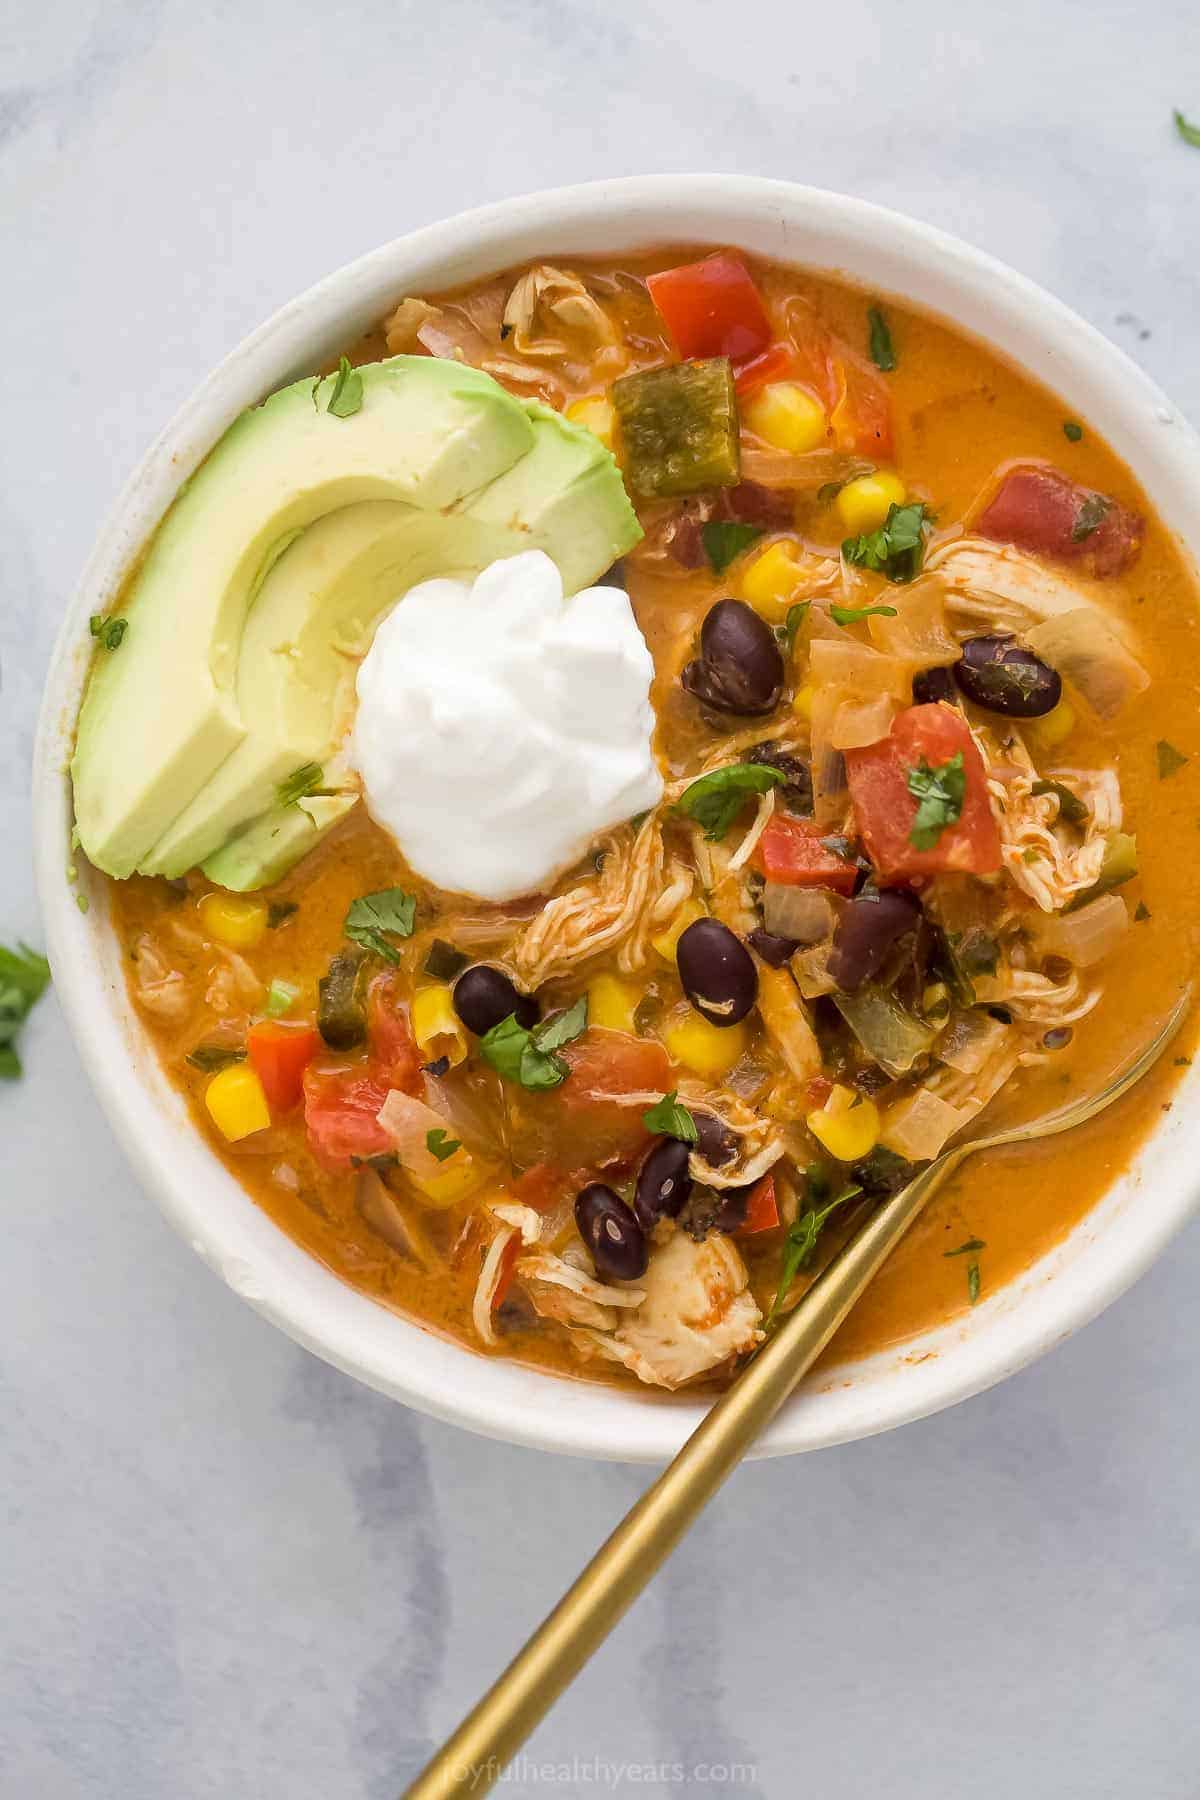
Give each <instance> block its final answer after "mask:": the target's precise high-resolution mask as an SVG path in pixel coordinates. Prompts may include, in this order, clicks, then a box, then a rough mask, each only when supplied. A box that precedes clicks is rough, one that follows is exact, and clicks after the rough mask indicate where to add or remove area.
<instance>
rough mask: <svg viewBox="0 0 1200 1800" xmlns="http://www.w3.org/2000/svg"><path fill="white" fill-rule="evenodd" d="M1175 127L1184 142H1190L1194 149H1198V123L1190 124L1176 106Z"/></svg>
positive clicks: (1199, 148)
mask: <svg viewBox="0 0 1200 1800" xmlns="http://www.w3.org/2000/svg"><path fill="white" fill-rule="evenodd" d="M1175 129H1176V131H1177V132H1178V133H1179V135H1180V137H1181V138H1182V139H1183V141H1184V143H1185V144H1190V145H1191V146H1192V148H1193V149H1194V150H1200V125H1193V124H1191V123H1190V122H1189V121H1188V120H1187V119H1185V118H1184V116H1183V114H1182V113H1181V112H1180V110H1179V108H1178V107H1176V108H1175Z"/></svg>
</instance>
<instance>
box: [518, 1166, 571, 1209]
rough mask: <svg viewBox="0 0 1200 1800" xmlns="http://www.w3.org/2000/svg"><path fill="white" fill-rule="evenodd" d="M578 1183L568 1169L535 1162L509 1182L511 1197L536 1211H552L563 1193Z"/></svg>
mask: <svg viewBox="0 0 1200 1800" xmlns="http://www.w3.org/2000/svg"><path fill="white" fill-rule="evenodd" d="M580 1185H581V1184H580V1183H579V1181H577V1180H576V1178H575V1176H574V1175H572V1174H571V1173H570V1171H569V1170H567V1169H561V1168H559V1167H558V1166H557V1165H556V1164H555V1163H535V1164H534V1165H533V1167H532V1169H526V1171H525V1173H524V1174H523V1175H518V1176H517V1178H516V1180H515V1181H513V1182H512V1183H510V1186H511V1188H512V1193H513V1198H514V1199H515V1200H519V1201H520V1202H521V1204H522V1205H523V1206H532V1208H533V1210H534V1212H538V1213H549V1212H553V1211H554V1209H555V1207H556V1206H557V1205H558V1204H559V1201H560V1200H562V1198H563V1197H564V1195H566V1194H568V1193H569V1192H570V1191H571V1189H572V1188H573V1187H578V1186H580Z"/></svg>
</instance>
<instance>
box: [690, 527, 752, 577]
mask: <svg viewBox="0 0 1200 1800" xmlns="http://www.w3.org/2000/svg"><path fill="white" fill-rule="evenodd" d="M762 534H763V528H762V526H761V525H742V524H739V523H738V521H737V520H735V519H708V520H707V521H706V522H705V523H704V524H703V525H702V526H701V527H700V542H701V543H702V544H703V545H704V554H705V556H707V558H708V560H709V563H710V564H711V566H712V568H713V571H714V573H716V574H717V575H723V574H724V573H725V570H726V569H727V568H728V567H729V565H730V563H731V562H733V561H734V560H735V559H736V558H737V557H739V556H740V555H741V554H742V551H743V550H747V549H749V547H750V545H751V544H752V543H753V542H754V540H755V538H760V537H761V536H762Z"/></svg>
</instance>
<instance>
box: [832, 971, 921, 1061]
mask: <svg viewBox="0 0 1200 1800" xmlns="http://www.w3.org/2000/svg"><path fill="white" fill-rule="evenodd" d="M833 1003H834V1005H835V1006H836V1007H837V1009H838V1011H839V1012H840V1013H841V1015H842V1017H843V1019H845V1021H846V1023H847V1025H848V1026H849V1027H850V1029H851V1031H852V1032H853V1033H854V1035H855V1037H856V1038H857V1039H858V1041H859V1043H860V1044H861V1045H862V1047H863V1049H864V1050H865V1051H866V1053H867V1055H868V1056H869V1057H870V1058H871V1061H872V1062H877V1063H878V1064H879V1066H880V1068H881V1069H885V1070H886V1071H887V1073H888V1074H889V1075H906V1074H907V1073H908V1071H909V1070H910V1069H911V1068H912V1066H913V1064H914V1063H915V1062H916V1061H917V1059H918V1058H919V1057H921V1056H923V1055H924V1054H925V1052H926V1051H927V1050H928V1049H929V1047H930V1045H931V1044H932V1043H933V1038H934V1033H933V1030H932V1028H931V1027H930V1026H928V1025H926V1024H924V1023H923V1022H922V1020H920V1019H918V1018H917V1017H916V1015H915V1014H914V1013H910V1012H909V1011H908V1010H907V1009H906V1008H905V1007H903V1006H901V1004H900V1002H899V1000H897V998H896V996H895V995H894V994H893V993H891V992H890V991H889V990H888V989H887V988H883V987H880V986H878V984H877V983H875V982H870V981H868V982H864V983H863V985H862V987H860V988H859V989H858V990H857V992H856V993H853V994H834V997H833Z"/></svg>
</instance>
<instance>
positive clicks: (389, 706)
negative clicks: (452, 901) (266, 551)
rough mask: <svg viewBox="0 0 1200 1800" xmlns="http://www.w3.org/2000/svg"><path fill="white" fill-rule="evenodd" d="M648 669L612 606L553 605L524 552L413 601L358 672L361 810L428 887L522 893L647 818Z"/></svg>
mask: <svg viewBox="0 0 1200 1800" xmlns="http://www.w3.org/2000/svg"><path fill="white" fill-rule="evenodd" d="M653 673H654V664H653V662H652V660H651V657H650V652H649V650H648V649H647V648H646V642H645V639H644V638H643V637H642V634H641V632H640V631H639V630H638V626H637V622H636V620H635V619H634V616H633V609H632V607H631V606H630V604H629V599H628V596H627V595H625V594H623V593H622V592H621V591H620V589H618V588H606V587H594V588H585V589H584V591H583V592H582V593H578V594H573V595H572V596H571V598H570V599H569V600H564V598H563V591H562V579H561V577H560V575H559V572H558V568H557V566H556V565H555V564H554V563H553V562H552V561H551V560H550V558H549V557H548V556H546V555H545V554H544V553H543V552H542V551H540V550H529V551H525V552H524V553H523V554H521V555H520V556H512V557H507V558H505V559H504V560H502V561H500V562H495V563H492V565H491V566H490V568H487V569H485V570H484V572H483V574H482V575H480V576H479V577H478V579H477V580H476V581H475V582H474V583H473V584H470V585H468V583H466V582H464V581H453V580H449V579H439V580H435V581H423V582H420V583H419V584H418V585H417V586H416V587H414V588H411V589H410V590H409V592H408V593H407V594H405V596H404V598H403V599H402V600H401V601H400V603H399V604H398V605H397V606H396V607H394V608H393V610H392V611H391V613H390V614H389V615H388V616H387V618H386V619H385V620H384V622H383V624H382V625H381V626H380V627H379V630H378V631H377V632H376V634H375V641H374V643H373V644H372V646H371V648H370V650H369V651H368V653H367V656H366V657H365V659H364V661H363V663H362V666H361V667H360V669H359V671H358V716H357V719H356V721H355V725H354V732H353V738H352V742H351V746H350V757H351V760H352V762H353V763H354V765H355V766H356V768H357V769H358V771H359V774H360V775H361V777H362V782H363V789H364V795H365V799H366V804H367V808H368V811H369V812H370V813H371V816H372V818H374V819H375V820H376V821H377V822H378V823H379V824H380V825H382V826H383V827H384V828H385V829H386V830H387V831H389V832H390V833H391V835H392V836H393V837H394V838H395V840H396V842H397V844H398V845H399V846H400V849H401V850H402V851H403V853H404V856H405V858H406V860H407V861H408V862H409V864H410V865H411V866H412V868H413V869H415V870H416V872H417V873H418V874H420V875H423V876H424V877H425V878H426V880H428V881H431V882H434V883H435V884H436V885H437V886H438V887H443V888H449V889H451V890H453V891H455V892H458V893H465V894H473V895H475V896H477V897H478V898H480V899H483V900H511V899H513V898H515V897H516V896H517V895H519V894H532V893H537V892H538V891H539V890H541V889H543V888H545V887H546V885H547V884H548V883H549V882H550V881H551V880H552V879H553V877H554V876H556V875H558V874H559V873H560V872H561V871H562V870H563V869H565V868H568V867H570V865H571V864H572V863H574V862H577V861H578V860H579V859H580V857H582V856H583V855H584V854H585V852H586V851H587V849H588V846H589V845H590V844H591V843H592V842H593V840H594V839H595V838H596V837H597V836H598V835H599V834H600V833H601V832H603V831H606V830H608V829H609V828H610V827H611V826H613V825H617V824H620V823H621V822H622V821H623V820H625V819H628V818H631V817H632V816H633V815H634V814H635V813H639V812H643V811H645V810H646V809H647V808H648V807H651V806H654V805H656V804H657V803H658V801H659V800H660V799H661V798H662V792H663V782H662V776H661V775H660V773H659V770H658V765H657V763H656V762H655V760H654V752H653V750H652V748H651V736H652V734H653V731H654V712H653V709H652V707H651V705H650V698H649V692H650V682H651V678H652V676H653Z"/></svg>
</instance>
